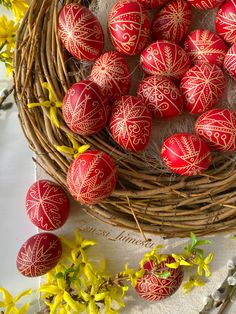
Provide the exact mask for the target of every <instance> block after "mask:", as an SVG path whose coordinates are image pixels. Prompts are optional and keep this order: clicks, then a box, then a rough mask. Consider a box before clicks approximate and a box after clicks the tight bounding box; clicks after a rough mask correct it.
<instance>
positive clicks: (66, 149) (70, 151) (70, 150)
mask: <svg viewBox="0 0 236 314" xmlns="http://www.w3.org/2000/svg"><path fill="white" fill-rule="evenodd" d="M56 150H58V151H59V152H62V153H65V154H69V155H74V149H73V148H72V147H68V146H56Z"/></svg>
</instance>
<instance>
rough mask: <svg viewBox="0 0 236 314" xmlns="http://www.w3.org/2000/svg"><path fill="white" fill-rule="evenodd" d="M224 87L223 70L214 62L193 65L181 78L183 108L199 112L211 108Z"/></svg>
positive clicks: (220, 95) (218, 98)
mask: <svg viewBox="0 0 236 314" xmlns="http://www.w3.org/2000/svg"><path fill="white" fill-rule="evenodd" d="M224 88H225V77H224V73H223V71H222V70H221V69H220V68H219V67H218V66H217V65H215V64H210V63H201V64H197V65H195V66H193V67H192V68H191V69H190V70H188V72H186V73H185V75H184V76H183V78H182V80H181V91H182V93H183V97H184V102H185V108H186V109H187V111H188V112H190V113H193V114H199V113H202V112H204V111H206V110H209V109H211V108H212V107H213V106H214V105H216V103H217V102H218V101H219V100H220V98H221V97H222V95H223V92H224Z"/></svg>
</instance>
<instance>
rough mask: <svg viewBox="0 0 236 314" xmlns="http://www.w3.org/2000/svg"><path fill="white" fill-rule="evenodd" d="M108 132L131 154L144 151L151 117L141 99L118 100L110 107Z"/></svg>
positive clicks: (126, 98)
mask: <svg viewBox="0 0 236 314" xmlns="http://www.w3.org/2000/svg"><path fill="white" fill-rule="evenodd" d="M110 130H111V134H112V136H113V138H114V140H115V141H116V142H117V143H118V144H119V145H120V146H121V147H123V148H125V149H127V150H129V151H132V152H140V151H142V150H144V149H145V147H146V146H147V145H148V143H149V139H150V136H151V130H152V117H151V114H150V112H149V110H148V109H147V107H146V106H145V104H144V103H143V102H142V99H141V98H139V97H134V96H122V97H121V98H119V99H118V100H117V101H116V102H115V103H114V104H113V106H112V111H111V117H110Z"/></svg>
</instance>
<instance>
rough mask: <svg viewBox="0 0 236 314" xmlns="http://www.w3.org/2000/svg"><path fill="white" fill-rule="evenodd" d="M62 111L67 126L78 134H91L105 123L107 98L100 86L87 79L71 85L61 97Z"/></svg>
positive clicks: (107, 112) (107, 108) (107, 113)
mask: <svg viewBox="0 0 236 314" xmlns="http://www.w3.org/2000/svg"><path fill="white" fill-rule="evenodd" d="M62 113H63V117H64V120H65V122H66V124H67V125H68V127H69V128H70V129H71V130H72V131H73V132H75V133H77V134H79V135H91V134H95V133H97V132H99V131H100V130H101V129H102V128H104V126H105V125H106V122H107V119H108V115H109V102H108V98H107V97H106V96H104V95H103V93H102V90H101V88H100V87H99V86H98V85H97V84H96V83H94V82H92V81H89V80H84V81H80V82H78V83H75V84H73V85H72V86H71V88H70V89H68V91H67V92H66V95H65V97H64V99H63V106H62Z"/></svg>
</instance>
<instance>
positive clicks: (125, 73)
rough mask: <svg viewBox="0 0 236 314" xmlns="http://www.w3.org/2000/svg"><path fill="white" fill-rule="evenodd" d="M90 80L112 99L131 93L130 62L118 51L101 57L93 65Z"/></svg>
mask: <svg viewBox="0 0 236 314" xmlns="http://www.w3.org/2000/svg"><path fill="white" fill-rule="evenodd" d="M90 80H91V81H93V82H95V83H97V84H98V85H99V86H100V87H101V89H102V91H103V93H104V95H106V96H109V97H110V98H111V99H116V98H119V97H120V96H122V95H126V94H128V93H129V89H130V86H131V76H130V70H129V65H128V62H127V61H126V60H125V58H124V57H123V56H122V55H121V54H120V53H118V52H116V51H108V52H105V53H104V54H103V55H101V56H100V57H99V58H98V59H97V60H96V62H95V63H94V65H93V68H92V72H91V76H90Z"/></svg>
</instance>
